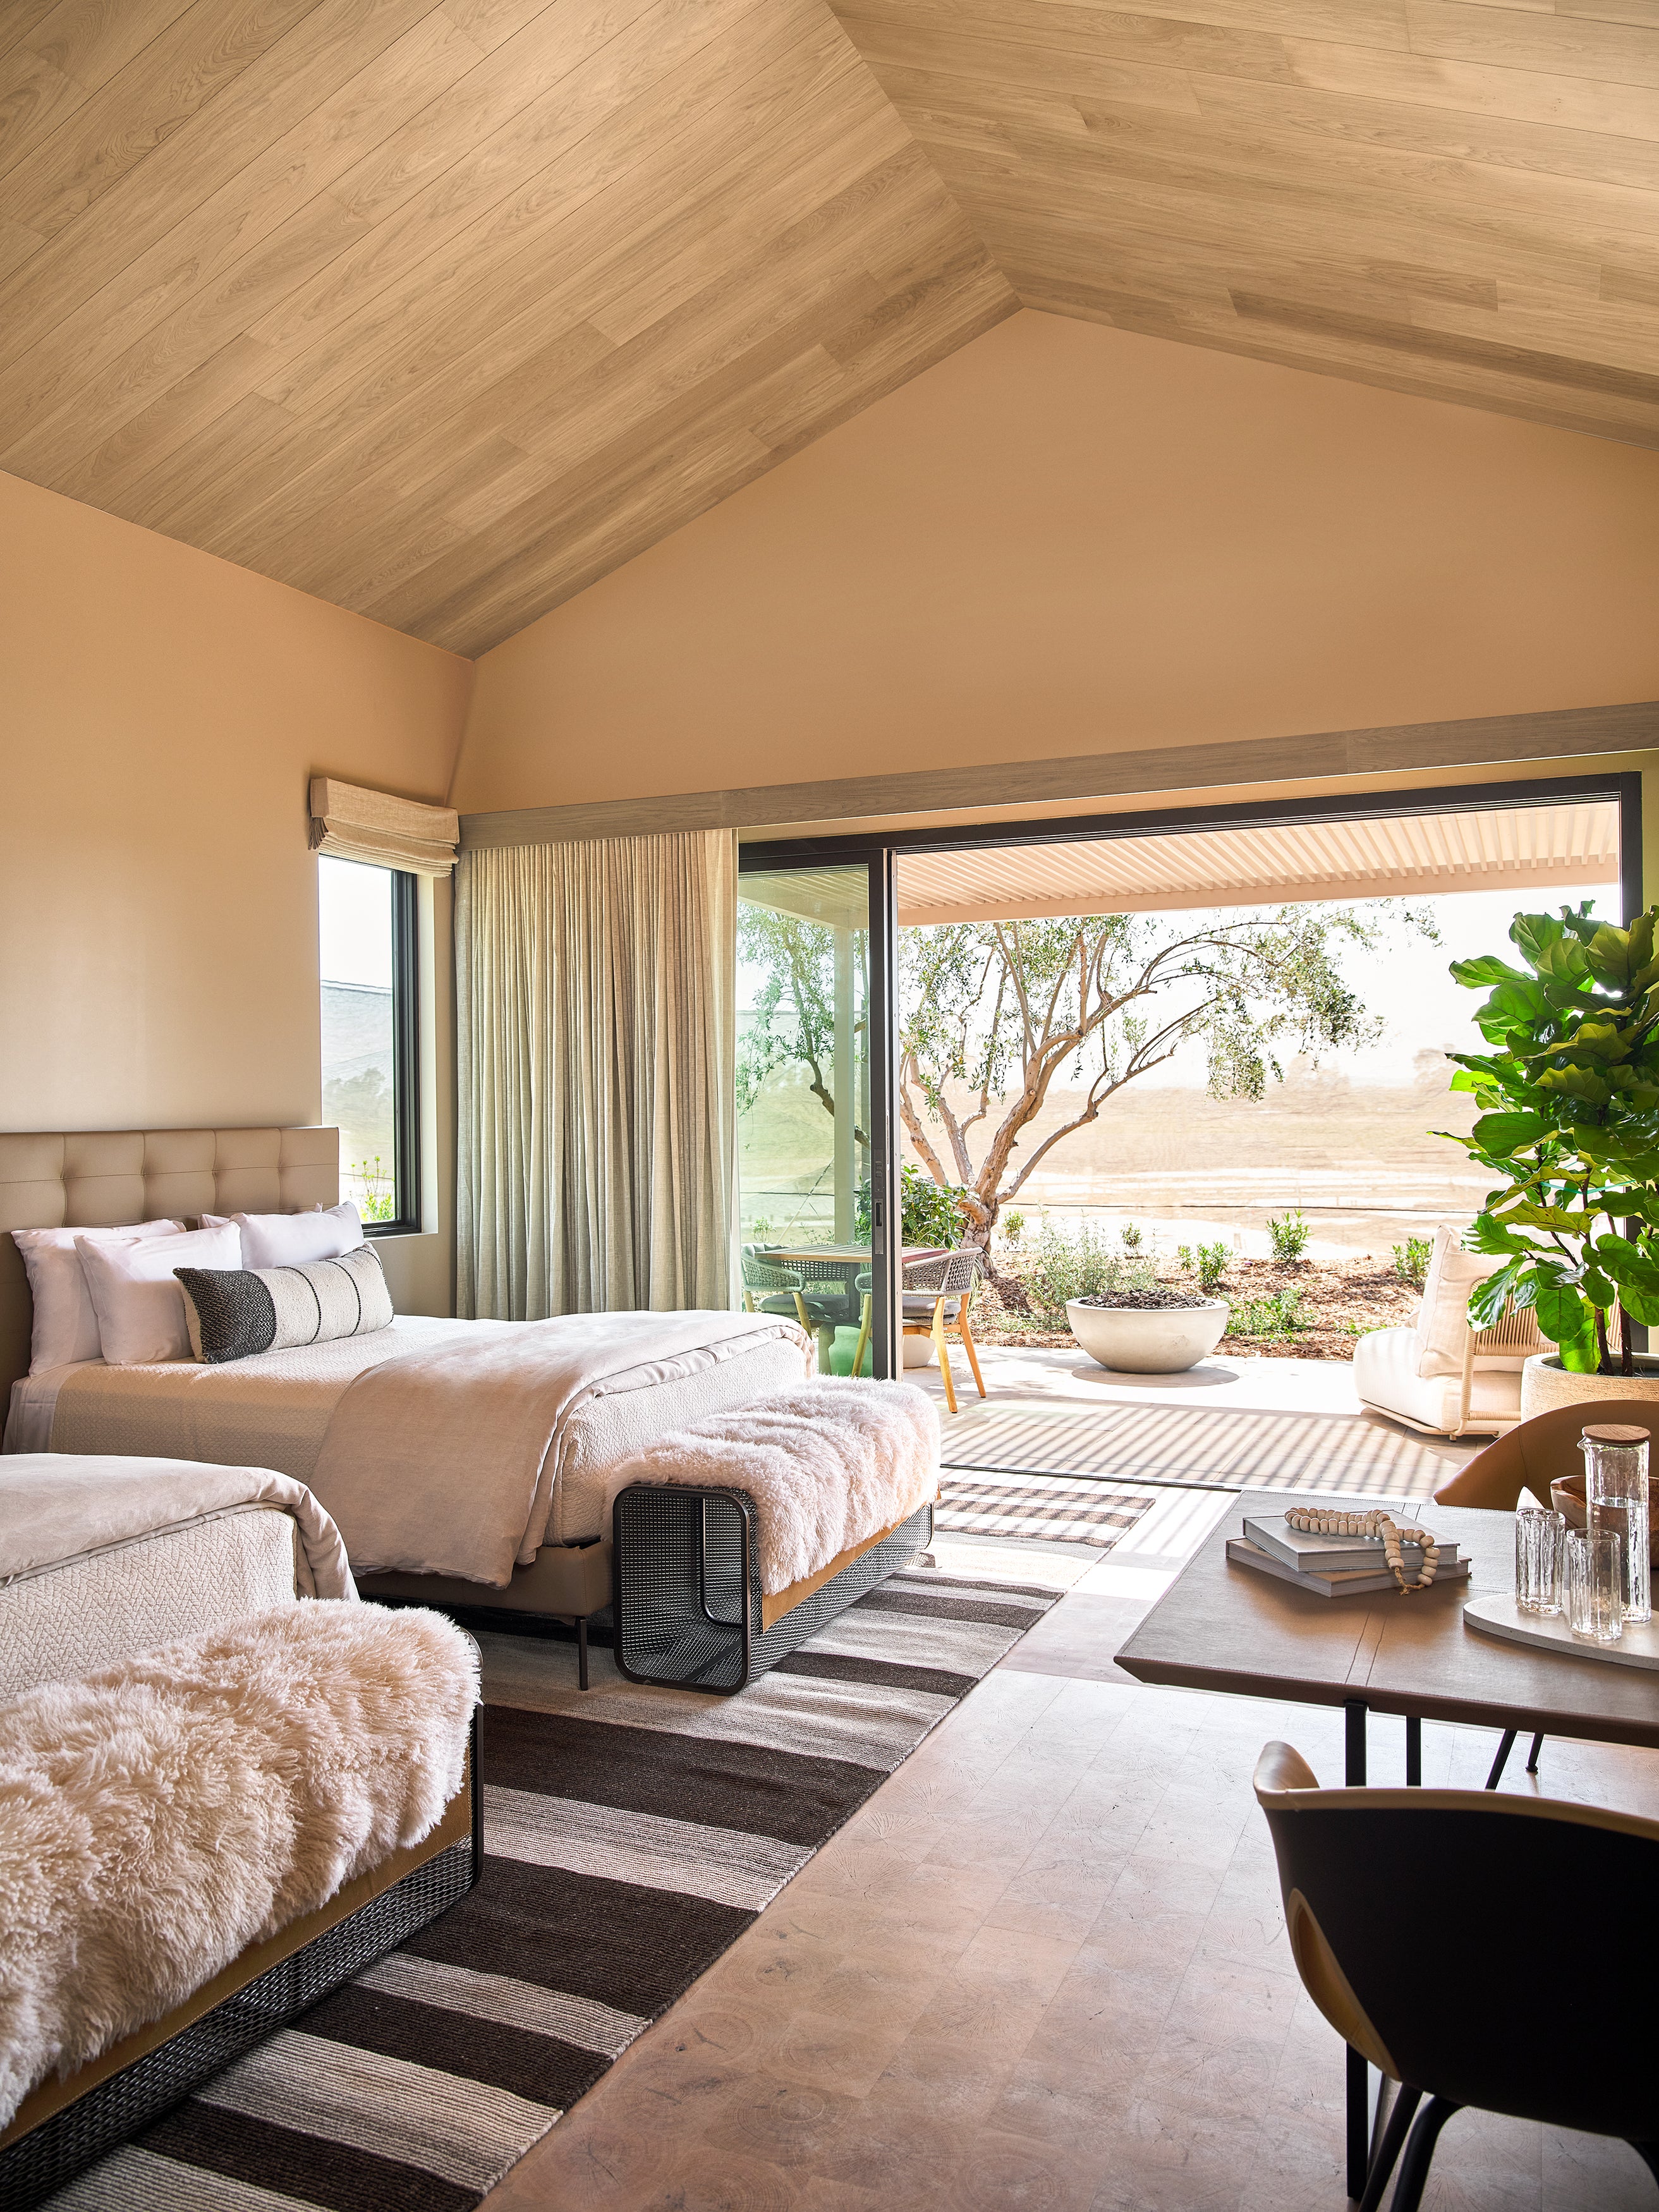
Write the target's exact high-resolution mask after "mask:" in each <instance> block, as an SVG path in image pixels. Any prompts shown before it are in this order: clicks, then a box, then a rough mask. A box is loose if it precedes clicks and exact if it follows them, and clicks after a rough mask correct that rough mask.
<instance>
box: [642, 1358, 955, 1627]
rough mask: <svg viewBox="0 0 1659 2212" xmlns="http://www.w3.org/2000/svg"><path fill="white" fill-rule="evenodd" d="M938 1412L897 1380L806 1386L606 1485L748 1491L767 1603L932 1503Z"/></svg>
mask: <svg viewBox="0 0 1659 2212" xmlns="http://www.w3.org/2000/svg"><path fill="white" fill-rule="evenodd" d="M631 1482H665V1483H674V1484H684V1485H687V1486H690V1487H691V1488H694V1489H725V1490H743V1491H746V1492H748V1494H749V1495H750V1498H753V1499H754V1501H755V1506H756V1518H757V1522H758V1523H759V1532H758V1541H759V1549H760V1577H761V1589H763V1591H764V1592H765V1594H766V1595H768V1596H769V1597H770V1596H775V1595H776V1593H777V1592H778V1591H779V1590H781V1589H787V1588H788V1586H789V1584H790V1583H797V1582H800V1581H803V1580H804V1579H805V1577H806V1576H808V1575H815V1574H817V1572H818V1571H819V1569H820V1568H821V1567H827V1566H828V1565H829V1562H830V1560H831V1559H835V1558H836V1557H837V1555H838V1554H839V1553H842V1552H845V1551H847V1550H848V1549H850V1548H851V1547H852V1546H853V1545H854V1544H860V1543H862V1542H863V1541H864V1539H865V1538H866V1536H873V1535H874V1534H876V1532H877V1530H878V1529H881V1528H891V1527H892V1526H893V1525H894V1524H895V1522H900V1521H904V1520H908V1518H909V1516H910V1515H911V1514H913V1513H914V1512H915V1510H916V1509H917V1507H918V1506H921V1505H924V1504H927V1500H928V1499H929V1498H937V1497H938V1495H939V1413H938V1411H937V1409H936V1408H935V1407H934V1405H933V1400H932V1399H931V1398H928V1397H926V1396H924V1395H923V1394H922V1393H921V1391H920V1390H916V1389H912V1388H911V1387H910V1386H909V1385H908V1383H854V1382H851V1381H848V1382H845V1383H806V1384H805V1385H804V1386H803V1387H802V1388H801V1389H799V1390H780V1391H778V1392H776V1393H775V1395H772V1396H770V1397H766V1398H757V1399H755V1400H754V1401H752V1402H751V1403H750V1404H749V1405H747V1406H739V1407H736V1408H735V1409H734V1410H733V1411H732V1412H731V1413H711V1414H710V1415H709V1416H708V1418H707V1419H704V1420H701V1421H692V1422H689V1423H688V1424H687V1425H686V1426H685V1427H684V1428H683V1429H674V1430H671V1431H670V1432H669V1433H668V1434H667V1435H666V1436H662V1437H658V1438H657V1439H656V1441H655V1442H654V1443H649V1444H647V1445H646V1447H645V1448H644V1449H643V1450H642V1451H640V1452H636V1453H635V1455H634V1457H633V1458H632V1459H630V1460H629V1461H627V1462H625V1463H624V1464H623V1465H622V1466H620V1467H618V1468H617V1469H616V1470H615V1471H614V1473H613V1474H611V1477H610V1480H608V1481H607V1483H606V1485H605V1489H606V1492H607V1495H606V1500H605V1504H606V1510H607V1511H608V1510H609V1508H610V1505H611V1501H612V1500H614V1499H615V1498H616V1496H617V1492H619V1491H622V1490H625V1489H626V1488H627V1487H628V1486H629V1483H631Z"/></svg>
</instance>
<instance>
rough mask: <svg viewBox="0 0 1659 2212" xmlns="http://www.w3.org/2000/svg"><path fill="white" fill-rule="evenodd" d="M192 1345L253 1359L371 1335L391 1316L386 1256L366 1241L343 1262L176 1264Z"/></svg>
mask: <svg viewBox="0 0 1659 2212" xmlns="http://www.w3.org/2000/svg"><path fill="white" fill-rule="evenodd" d="M173 1273H175V1274H176V1275H177V1277H178V1279H179V1288H180V1289H181V1290H182V1291H184V1294H185V1322H186V1323H187V1324H188V1326H189V1328H190V1348H191V1351H192V1352H194V1353H195V1355H196V1357H197V1359H204V1360H208V1361H210V1362H215V1363H216V1362H218V1361H221V1360H226V1359H246V1358H249V1357H250V1356H251V1355H252V1353H254V1352H287V1351H289V1350H291V1349H292V1347H293V1346H295V1345H297V1344H327V1343H329V1342H331V1340H333V1339H334V1338H335V1337H337V1336H366V1335H367V1334H368V1333H369V1331H370V1330H371V1329H376V1328H386V1327H388V1326H389V1324H390V1322H391V1320H392V1293H391V1291H388V1290H387V1288H386V1277H385V1276H384V1275H383V1274H382V1273H380V1255H379V1254H378V1253H377V1252H376V1251H375V1249H374V1246H373V1245H372V1244H360V1245H359V1246H358V1247H357V1249H356V1251H355V1252H348V1253H346V1254H345V1255H344V1256H343V1258H342V1259H338V1260H316V1261H313V1262H312V1263H311V1264H310V1266H308V1267H236V1268H228V1267H176V1268H174V1270H173Z"/></svg>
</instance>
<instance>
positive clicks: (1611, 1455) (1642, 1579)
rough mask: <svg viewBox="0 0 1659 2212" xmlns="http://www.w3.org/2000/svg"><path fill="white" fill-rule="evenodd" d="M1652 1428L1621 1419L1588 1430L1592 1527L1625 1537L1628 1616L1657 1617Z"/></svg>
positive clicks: (1586, 1490)
mask: <svg viewBox="0 0 1659 2212" xmlns="http://www.w3.org/2000/svg"><path fill="white" fill-rule="evenodd" d="M1648 1443H1649V1438H1648V1432H1647V1431H1646V1430H1645V1429H1638V1428H1632V1427H1626V1425H1624V1424H1623V1423H1620V1422H1603V1423H1600V1424H1597V1425H1594V1426H1592V1427H1589V1428H1587V1429H1586V1430H1585V1431H1584V1434H1583V1441H1582V1442H1581V1443H1580V1444H1579V1447H1578V1449H1580V1451H1582V1452H1583V1455H1584V1495H1585V1498H1586V1501H1587V1503H1588V1505H1589V1525H1590V1527H1591V1528H1610V1529H1611V1530H1612V1531H1613V1534H1615V1535H1618V1536H1622V1537H1623V1538H1624V1540H1625V1596H1624V1603H1625V1618H1626V1620H1638V1621H1646V1620H1652V1618H1653V1599H1652V1593H1651V1587H1650V1571H1649V1559H1648V1535H1649V1531H1648Z"/></svg>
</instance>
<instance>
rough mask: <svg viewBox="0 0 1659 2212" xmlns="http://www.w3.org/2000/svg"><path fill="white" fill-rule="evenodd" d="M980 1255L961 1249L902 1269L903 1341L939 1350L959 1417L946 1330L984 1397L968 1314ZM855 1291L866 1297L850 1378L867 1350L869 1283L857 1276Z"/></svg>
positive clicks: (972, 1248) (971, 1247) (948, 1396)
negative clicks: (925, 1340) (926, 1341)
mask: <svg viewBox="0 0 1659 2212" xmlns="http://www.w3.org/2000/svg"><path fill="white" fill-rule="evenodd" d="M983 1256H984V1255H982V1254H981V1251H980V1249H979V1247H978V1246H977V1245H976V1244H963V1245H961V1246H959V1247H958V1248H957V1250H956V1251H954V1252H942V1253H939V1255H936V1256H935V1257H933V1258H929V1259H923V1260H908V1261H906V1262H905V1264H904V1269H903V1276H904V1291H903V1297H904V1304H903V1315H902V1325H903V1331H904V1334H905V1335H906V1336H930V1337H932V1339H933V1342H934V1343H935V1344H936V1345H937V1346H939V1376H940V1378H941V1380H942V1381H943V1382H944V1384H945V1404H946V1405H947V1406H948V1407H950V1408H951V1412H952V1413H955V1412H956V1411H957V1393H956V1386H955V1384H954V1383H952V1381H951V1352H950V1347H949V1345H948V1344H947V1342H946V1340H945V1331H946V1329H947V1328H954V1329H955V1330H956V1332H957V1336H958V1337H959V1338H960V1339H961V1340H962V1348H963V1351H964V1352H966V1353H967V1354H968V1364H969V1366H970V1367H971V1368H972V1369H973V1370H974V1381H975V1383H977V1384H978V1386H979V1395H980V1396H981V1398H982V1397H983V1396H984V1395H985V1377H984V1376H982V1375H981V1373H980V1371H979V1351H978V1348H977V1346H975V1342H974V1332H973V1328H972V1325H971V1324H970V1322H969V1318H968V1309H969V1305H970V1304H972V1301H973V1295H974V1285H975V1283H976V1282H977V1281H978V1280H979V1271H980V1266H981V1261H982V1259H983ZM859 1288H860V1290H862V1291H863V1292H864V1318H863V1321H862V1322H861V1324H860V1328H859V1342H858V1350H857V1352H855V1353H854V1358H853V1372H854V1375H859V1374H862V1372H863V1371H864V1353H865V1347H866V1346H867V1345H868V1343H869V1341H870V1307H871V1297H870V1278H869V1277H868V1276H867V1275H861V1276H860V1278H859Z"/></svg>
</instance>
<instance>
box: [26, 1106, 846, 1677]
mask: <svg viewBox="0 0 1659 2212" xmlns="http://www.w3.org/2000/svg"><path fill="white" fill-rule="evenodd" d="M337 1196H338V1133H337V1131H335V1130H333V1129H324V1128H314V1129H313V1128H305V1129H279V1128H266V1129H236V1130H215V1129H198V1130H164V1131H118V1132H94V1133H65V1134H58V1135H51V1134H32V1135H0V1231H10V1230H12V1229H14V1228H30V1227H55V1226H58V1225H76V1226H79V1225H86V1226H89V1227H90V1226H98V1225H109V1224H113V1223H118V1222H123V1221H143V1220H151V1219H157V1218H167V1217H171V1218H180V1219H184V1220H185V1221H187V1222H188V1221H191V1220H193V1219H194V1218H197V1217H199V1216H200V1215H202V1214H204V1213H208V1212H211V1213H216V1214H228V1213H232V1212H237V1211H239V1210H241V1211H246V1212H299V1211H301V1210H304V1209H306V1208H308V1207H310V1206H314V1205H323V1206H330V1205H332V1204H334V1203H335V1202H336V1200H337ZM28 1343H29V1296H28V1287H27V1278H26V1276H25V1274H24V1272H23V1268H22V1265H21V1259H20V1257H19V1255H18V1254H17V1252H16V1249H15V1246H14V1244H13V1242H12V1239H11V1237H9V1235H7V1234H0V1379H3V1381H4V1382H5V1383H6V1384H7V1386H8V1389H9V1407H8V1419H7V1423H6V1430H5V1437H4V1449H5V1451H6V1452H7V1453H9V1454H15V1453H18V1452H28V1451H40V1450H50V1451H53V1452H74V1453H78V1454H83V1455H149V1456H161V1457H167V1458H181V1459H199V1460H205V1461H211V1462H222V1463H231V1464H234V1463H242V1464H247V1465H252V1466H257V1467H262V1468H272V1469H275V1470H276V1471H277V1472H278V1473H280V1474H284V1475H287V1476H289V1477H290V1478H292V1479H293V1480H296V1481H299V1482H301V1483H304V1484H306V1485H307V1486H310V1487H311V1488H312V1489H313V1490H314V1491H315V1492H316V1493H317V1495H318V1497H319V1499H320V1501H321V1503H322V1504H323V1505H324V1506H325V1508H326V1510H328V1511H329V1512H330V1513H331V1515H332V1516H333V1517H334V1518H335V1520H336V1521H337V1522H338V1524H339V1526H340V1528H341V1529H342V1531H343V1534H344V1536H345V1539H346V1542H347V1546H348V1548H349V1552H350V1554H351V1559H352V1562H353V1565H354V1567H355V1568H357V1569H358V1570H359V1583H360V1587H361V1588H362V1591H363V1594H364V1595H368V1596H374V1597H381V1598H388V1599H393V1600H398V1599H402V1600H407V1601H416V1602H420V1603H426V1604H437V1605H445V1606H448V1607H452V1608H453V1607H468V1608H471V1609H475V1610H495V1611H504V1612H507V1613H515V1614H532V1615H550V1616H556V1617H558V1618H561V1619H564V1620H572V1621H574V1622H575V1623H576V1624H577V1626H578V1632H579V1637H580V1638H581V1640H582V1644H583V1674H584V1678H585V1675H586V1649H585V1644H586V1626H585V1624H586V1619H587V1617H588V1616H589V1615H591V1614H592V1613H594V1612H597V1611H599V1609H600V1608H601V1607H604V1606H605V1604H607V1603H608V1602H609V1600H610V1595H611V1569H610V1545H609V1541H608V1534H607V1529H606V1525H605V1483H606V1478H607V1476H608V1474H609V1473H610V1470H611V1468H613V1467H615V1466H616V1465H617V1463H619V1462H621V1461H623V1460H625V1459H626V1458H628V1457H629V1455H631V1454H632V1453H633V1452H635V1451H636V1450H637V1449H639V1448H640V1447H641V1444H643V1443H647V1442H649V1441H650V1439H651V1438H652V1437H654V1436H657V1435H659V1434H661V1433H663V1432H664V1431H667V1430H670V1429H673V1428H677V1427H680V1426H683V1425H684V1424H685V1423H686V1422H687V1421H689V1420H694V1419H699V1418H701V1417H702V1416H705V1415H707V1414H709V1413H718V1412H720V1411H723V1410H725V1409H726V1408H728V1407H733V1406H737V1405H741V1404H744V1403H746V1402H748V1401H750V1399H752V1398H755V1397H758V1396H760V1395H764V1394H765V1393H767V1392H769V1391H772V1390H776V1389H783V1388H787V1387H790V1386H791V1385H793V1384H794V1383H799V1381H800V1380H801V1378H802V1376H803V1375H804V1374H805V1372H806V1371H807V1369H808V1365H809V1363H810V1359H811V1346H810V1343H809V1340H807V1339H806V1337H805V1334H803V1332H802V1331H801V1330H800V1329H799V1328H798V1327H797V1326H796V1325H795V1324H794V1323H793V1322H789V1321H787V1320H784V1319H782V1318H781V1317H778V1316H763V1315H747V1314H736V1313H733V1314H725V1313H702V1314H655V1315H647V1314H624V1315H580V1316H566V1317H564V1318H563V1319H562V1320H557V1321H550V1322H490V1321H473V1322H467V1321H449V1320H435V1319H425V1318H422V1317H419V1316H399V1317H398V1319H397V1320H396V1321H394V1322H393V1323H392V1327H391V1328H387V1329H384V1330H380V1331H377V1332H375V1333H374V1334H373V1335H363V1336H356V1337H348V1338H343V1339H340V1340H337V1341H335V1342H332V1343H326V1344H320V1345H313V1346H302V1347H301V1348H299V1349H296V1350H291V1351H281V1352H265V1353H261V1354H259V1355H258V1356H257V1357H255V1358H246V1359H240V1360H232V1361H229V1362H228V1363H226V1364H222V1365H217V1366H204V1365H203V1364H199V1363H197V1362H195V1361H190V1360H173V1361H161V1362H158V1363H155V1364H151V1365H146V1366H131V1367H109V1366H106V1365H105V1364H104V1363H103V1362H102V1361H100V1360H89V1361H82V1362H80V1363H78V1364H75V1365H73V1366H68V1367H61V1368H57V1369H49V1370H46V1371H45V1372H43V1373H41V1374H39V1375H35V1376H29V1375H28V1374H27V1367H28ZM459 1498H465V1501H466V1506H465V1511H458V1510H456V1504H457V1500H458V1499H459Z"/></svg>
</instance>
